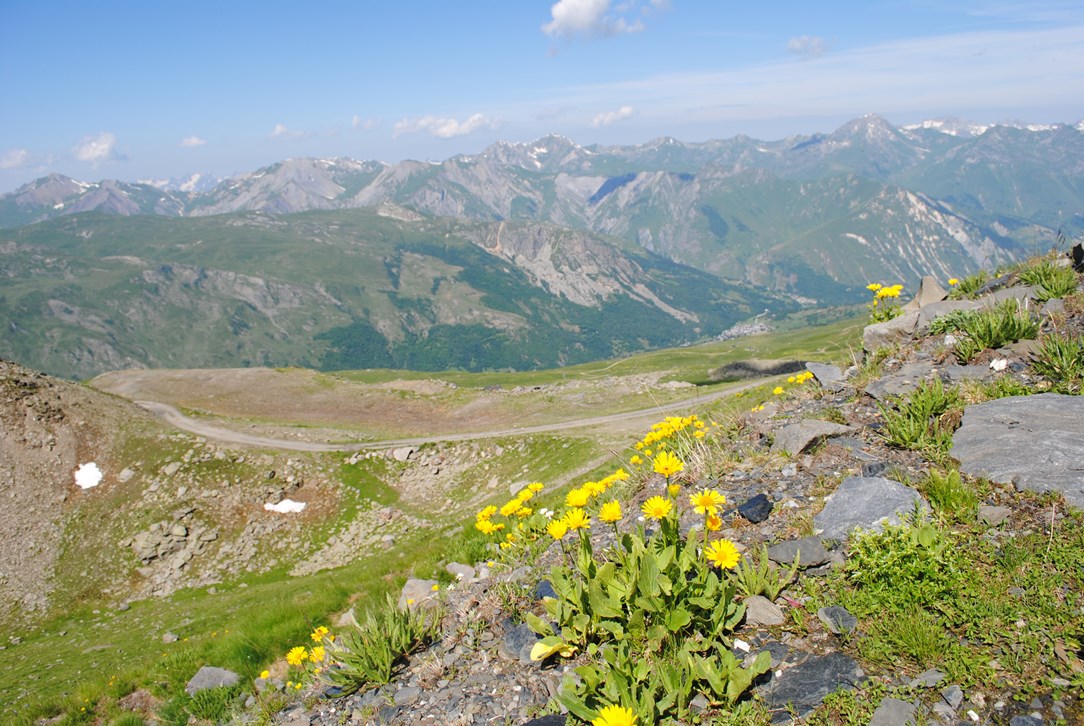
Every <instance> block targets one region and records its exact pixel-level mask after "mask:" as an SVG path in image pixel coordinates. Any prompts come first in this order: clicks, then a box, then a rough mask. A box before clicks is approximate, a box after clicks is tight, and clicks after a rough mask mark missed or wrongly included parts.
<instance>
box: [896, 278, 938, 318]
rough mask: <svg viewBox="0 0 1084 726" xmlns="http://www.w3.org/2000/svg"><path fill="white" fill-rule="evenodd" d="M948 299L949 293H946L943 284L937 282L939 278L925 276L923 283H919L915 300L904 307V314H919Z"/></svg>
mask: <svg viewBox="0 0 1084 726" xmlns="http://www.w3.org/2000/svg"><path fill="white" fill-rule="evenodd" d="M947 297H948V292H946V291H945V288H943V287H941V283H939V282H938V281H937V278H936V277H933V276H932V275H925V276H923V278H922V281H921V282H919V283H918V292H917V293H915V296H914V298H912V299H911V301H910V302H909V303H907V304H906V305H904V306H903V312H904V313H913V312H917V311H918V310H921V309H922V308H924V307H928V306H929V305H932V304H934V303H939V302H941V301H942V300H944V299H945V298H947Z"/></svg>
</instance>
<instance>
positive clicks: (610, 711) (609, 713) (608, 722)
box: [591, 706, 636, 726]
mask: <svg viewBox="0 0 1084 726" xmlns="http://www.w3.org/2000/svg"><path fill="white" fill-rule="evenodd" d="M591 726H636V714H634V713H633V712H632V710H631V709H628V708H622V707H621V706H606V707H605V708H603V709H602V710H601V711H599V712H598V718H596V719H595V720H593V721H592V722H591Z"/></svg>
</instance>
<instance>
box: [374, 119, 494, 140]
mask: <svg viewBox="0 0 1084 726" xmlns="http://www.w3.org/2000/svg"><path fill="white" fill-rule="evenodd" d="M498 125H499V122H498V121H497V119H491V118H488V117H486V116H484V115H482V114H480V113H476V114H474V115H473V116H471V117H470V118H468V119H467V120H466V121H463V122H462V123H460V122H459V121H458V120H456V119H454V118H439V117H437V116H423V117H421V118H416V119H411V118H405V119H402V120H401V121H397V122H396V124H395V127H394V128H393V129H392V136H400V135H401V134H409V133H414V132H417V131H428V132H429V133H430V134H431V135H433V136H436V137H437V138H438V139H451V138H454V137H456V136H466V135H467V134H472V133H474V132H475V131H478V130H480V129H493V128H496V127H497V126H498Z"/></svg>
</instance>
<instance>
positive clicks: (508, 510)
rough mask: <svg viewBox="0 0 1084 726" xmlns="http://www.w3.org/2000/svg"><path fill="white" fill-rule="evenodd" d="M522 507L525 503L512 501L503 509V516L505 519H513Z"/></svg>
mask: <svg viewBox="0 0 1084 726" xmlns="http://www.w3.org/2000/svg"><path fill="white" fill-rule="evenodd" d="M522 506H523V502H521V501H520V500H518V499H513V500H512V501H510V502H508V503H507V504H505V505H504V506H503V507H501V515H502V516H505V517H511V516H512V515H513V514H514V513H515V511H516V510H517V509H519V508H520V507H522Z"/></svg>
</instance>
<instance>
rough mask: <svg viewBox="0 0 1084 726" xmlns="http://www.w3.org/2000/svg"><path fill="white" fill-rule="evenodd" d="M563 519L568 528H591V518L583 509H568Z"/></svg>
mask: <svg viewBox="0 0 1084 726" xmlns="http://www.w3.org/2000/svg"><path fill="white" fill-rule="evenodd" d="M563 519H564V523H565V524H566V525H567V526H568V528H569V529H572V530H576V529H589V528H590V527H591V518H590V517H588V516H587V512H585V511H583V510H582V509H570V510H568V511H567V512H565V516H564V517H563Z"/></svg>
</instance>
